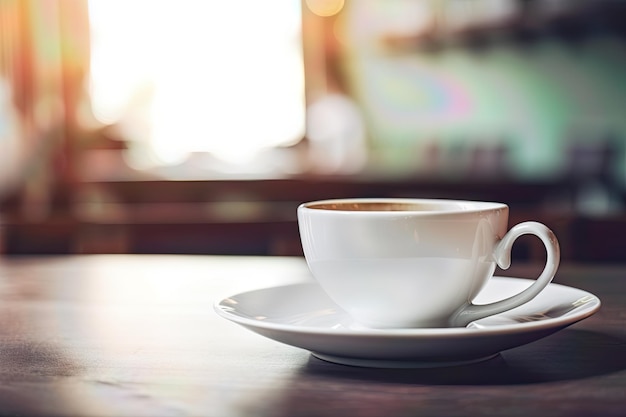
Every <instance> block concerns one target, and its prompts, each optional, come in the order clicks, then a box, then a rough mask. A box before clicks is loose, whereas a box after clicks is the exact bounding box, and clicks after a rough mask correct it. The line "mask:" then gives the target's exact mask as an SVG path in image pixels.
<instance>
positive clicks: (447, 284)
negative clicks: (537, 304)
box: [298, 199, 558, 328]
mask: <svg viewBox="0 0 626 417" xmlns="http://www.w3.org/2000/svg"><path fill="white" fill-rule="evenodd" d="M508 212H509V209H508V207H507V206H506V205H505V204H501V203H489V202H471V201H454V200H425V199H346V200H326V201H318V202H311V203H305V204H302V205H301V206H300V207H299V208H298V223H299V228H300V236H301V240H302V246H303V249H304V254H305V257H306V260H307V263H308V265H309V268H310V270H311V272H312V274H313V276H314V278H315V279H316V280H317V281H318V282H319V284H320V285H321V287H322V288H323V289H324V290H325V291H326V293H327V294H328V295H329V297H330V298H331V299H333V301H335V303H337V304H338V305H339V306H340V307H341V308H343V309H344V310H346V312H347V313H348V314H350V315H351V316H352V317H353V318H354V319H355V320H356V321H357V322H359V323H361V324H363V325H365V326H370V327H382V328H388V327H395V328H398V327H449V326H462V325H466V324H467V323H468V322H469V321H472V320H475V319H477V318H481V317H484V316H487V315H491V314H495V313H496V312H500V311H504V310H506V309H510V308H513V307H515V306H517V305H520V304H522V303H523V302H526V301H529V300H530V299H531V298H532V297H534V295H536V293H538V292H539V291H540V290H541V289H543V287H545V285H547V284H548V283H549V282H550V280H551V279H552V277H553V276H554V272H555V271H556V267H557V266H558V243H556V239H555V238H554V237H553V235H552V234H551V232H549V230H548V229H547V228H545V226H543V225H540V224H539V223H533V224H531V225H530V227H531V228H532V226H534V225H540V226H543V227H544V228H545V231H543V230H542V231H541V232H546V231H547V232H546V233H547V235H546V236H545V239H543V238H542V240H544V243H545V241H546V240H547V241H549V242H550V243H551V242H552V241H554V242H555V244H556V245H557V247H556V252H555V251H554V250H552V253H551V254H550V255H551V256H552V258H553V259H551V260H550V261H551V263H552V264H553V265H551V268H548V267H546V269H550V271H544V275H546V272H547V275H549V277H548V278H546V277H543V279H542V281H543V282H545V283H542V287H541V288H535V289H534V292H535V294H534V295H532V294H530V295H529V294H526V296H525V297H522V298H525V299H526V300H525V301H524V300H509V301H507V302H506V303H504V304H501V305H499V306H492V307H491V310H490V311H487V310H484V309H481V310H480V312H477V311H474V310H476V308H478V309H480V308H481V307H480V306H475V305H473V304H472V300H473V299H474V298H475V297H476V295H477V294H478V293H479V292H480V290H481V289H482V288H483V286H484V285H485V284H486V283H487V281H488V279H489V278H490V277H491V276H492V274H493V273H494V271H495V268H496V264H497V263H498V262H499V263H500V264H501V266H503V267H508V265H507V263H508V262H509V259H510V258H509V256H510V246H511V245H512V242H513V241H514V240H515V238H516V237H517V236H518V235H521V234H525V233H533V234H537V233H536V232H535V231H534V230H530V231H529V230H521V231H519V230H518V231H517V232H516V233H514V235H512V234H510V233H508V232H507V227H508ZM525 226H528V225H525ZM522 228H523V227H522ZM507 235H508V236H509V238H508V240H507V242H506V244H503V243H502V242H503V238H504V237H505V236H507ZM540 237H541V236H540ZM505 246H506V247H505ZM546 246H547V247H548V245H546ZM551 249H552V248H550V249H549V252H550V250H551ZM555 257H556V262H555V259H554V258H555ZM549 263H550V262H549ZM539 281H540V280H539V279H538V280H537V283H538V282H539ZM537 289H538V290H539V291H537ZM531 295H532V296H531ZM529 296H530V298H529ZM514 301H515V302H514ZM512 303H513V304H515V305H513V304H512ZM496 304H497V303H496ZM505 304H506V305H505ZM495 310H499V311H495ZM479 316H480V317H479Z"/></svg>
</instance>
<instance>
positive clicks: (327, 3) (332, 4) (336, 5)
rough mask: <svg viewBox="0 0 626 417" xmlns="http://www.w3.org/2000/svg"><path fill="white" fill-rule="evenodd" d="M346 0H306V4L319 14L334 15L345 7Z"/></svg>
mask: <svg viewBox="0 0 626 417" xmlns="http://www.w3.org/2000/svg"><path fill="white" fill-rule="evenodd" d="M344 3H345V1H344V0H306V5H307V7H308V8H309V10H311V11H312V12H313V13H315V14H316V15H318V16H334V15H336V14H337V13H339V12H340V11H341V9H343V5H344Z"/></svg>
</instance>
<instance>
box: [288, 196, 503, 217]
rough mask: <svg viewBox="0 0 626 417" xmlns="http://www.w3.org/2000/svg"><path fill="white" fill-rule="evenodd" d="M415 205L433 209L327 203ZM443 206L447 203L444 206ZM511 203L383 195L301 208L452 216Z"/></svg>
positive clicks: (312, 203) (344, 212) (333, 200)
mask: <svg viewBox="0 0 626 417" xmlns="http://www.w3.org/2000/svg"><path fill="white" fill-rule="evenodd" d="M378 203H385V204H415V205H418V204H420V205H427V206H431V207H433V208H434V209H432V210H423V209H422V210H417V209H413V210H412V209H408V210H354V209H350V208H344V209H340V210H337V209H328V208H324V207H316V206H324V205H332V204H342V205H348V204H378ZM442 206H446V207H445V208H443V207H442ZM508 208H509V207H508V205H506V204H504V203H500V202H492V201H476V200H459V199H445V198H404V197H380V198H361V197H357V198H331V199H324V200H314V201H308V202H304V203H302V204H300V206H299V207H298V210H299V211H304V210H306V211H308V212H314V213H328V214H334V215H361V214H362V215H406V214H410V215H412V216H433V215H450V214H475V213H480V212H492V211H498V210H503V209H508Z"/></svg>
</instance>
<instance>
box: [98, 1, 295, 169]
mask: <svg viewBox="0 0 626 417" xmlns="http://www.w3.org/2000/svg"><path fill="white" fill-rule="evenodd" d="M299 5H300V2H299V1H295V0H294V1H279V2H259V1H257V0H229V1H225V2H213V1H204V0H182V1H165V0H160V1H155V0H129V1H111V0H89V6H90V18H91V23H92V28H93V33H92V37H93V41H92V42H93V43H92V53H93V57H92V74H91V94H92V100H93V108H94V113H95V115H96V117H97V118H98V119H99V120H101V121H102V122H105V123H112V122H121V123H122V124H123V125H124V126H125V127H126V132H127V133H128V134H129V135H130V139H132V140H135V141H136V143H138V145H137V147H136V148H137V149H140V151H135V152H134V154H135V155H136V156H138V157H139V159H140V160H137V161H136V162H137V165H142V164H143V165H146V161H151V162H152V163H154V164H157V163H162V164H167V163H170V164H171V163H177V162H180V161H181V160H184V158H185V155H187V154H188V153H191V152H211V153H213V154H215V155H216V156H218V157H220V158H222V159H225V160H228V161H230V162H239V163H243V162H245V161H246V160H248V159H249V158H251V157H253V156H254V155H255V154H256V153H257V152H259V151H260V150H263V149H266V148H268V147H274V146H281V145H288V144H292V143H294V142H296V141H298V140H299V139H300V138H301V137H302V136H303V135H304V122H305V120H304V119H305V117H304V114H305V108H304V105H305V104H304V103H305V102H304V75H303V68H302V66H303V64H302V50H301V27H300V23H301V21H300V6H299ZM142 155H143V156H142ZM146 155H147V156H146ZM132 157H133V153H131V158H132ZM147 165H149V164H147Z"/></svg>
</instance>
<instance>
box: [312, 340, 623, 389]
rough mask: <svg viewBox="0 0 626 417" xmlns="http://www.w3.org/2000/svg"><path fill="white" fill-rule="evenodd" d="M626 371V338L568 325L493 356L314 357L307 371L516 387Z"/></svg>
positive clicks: (401, 380)
mask: <svg viewBox="0 0 626 417" xmlns="http://www.w3.org/2000/svg"><path fill="white" fill-rule="evenodd" d="M623 369H626V341H625V340H622V339H619V338H616V337H614V336H609V335H606V334H603V333H598V332H593V331H589V330H576V329H565V330H562V331H560V332H559V333H557V334H554V335H552V336H550V337H548V338H545V339H542V340H539V341H536V342H534V343H530V344H528V345H525V346H521V347H517V348H515V349H511V350H508V351H505V352H502V353H500V354H498V355H496V356H494V357H493V358H491V359H488V360H485V361H482V362H477V363H472V364H466V365H460V366H449V367H437V368H421V369H420V368H413V369H381V368H365V367H358V366H346V365H338V364H334V363H330V362H326V361H323V360H321V359H319V358H317V357H315V356H313V355H311V357H310V359H309V361H308V363H307V365H306V367H305V368H304V369H303V370H302V372H303V373H305V374H307V375H324V376H330V377H336V378H345V379H358V380H371V381H376V382H393V383H406V384H427V385H515V384H529V383H544V382H553V381H563V380H572V379H581V378H588V377H593V376H597V375H603V374H608V373H612V372H617V371H621V370H623Z"/></svg>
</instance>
